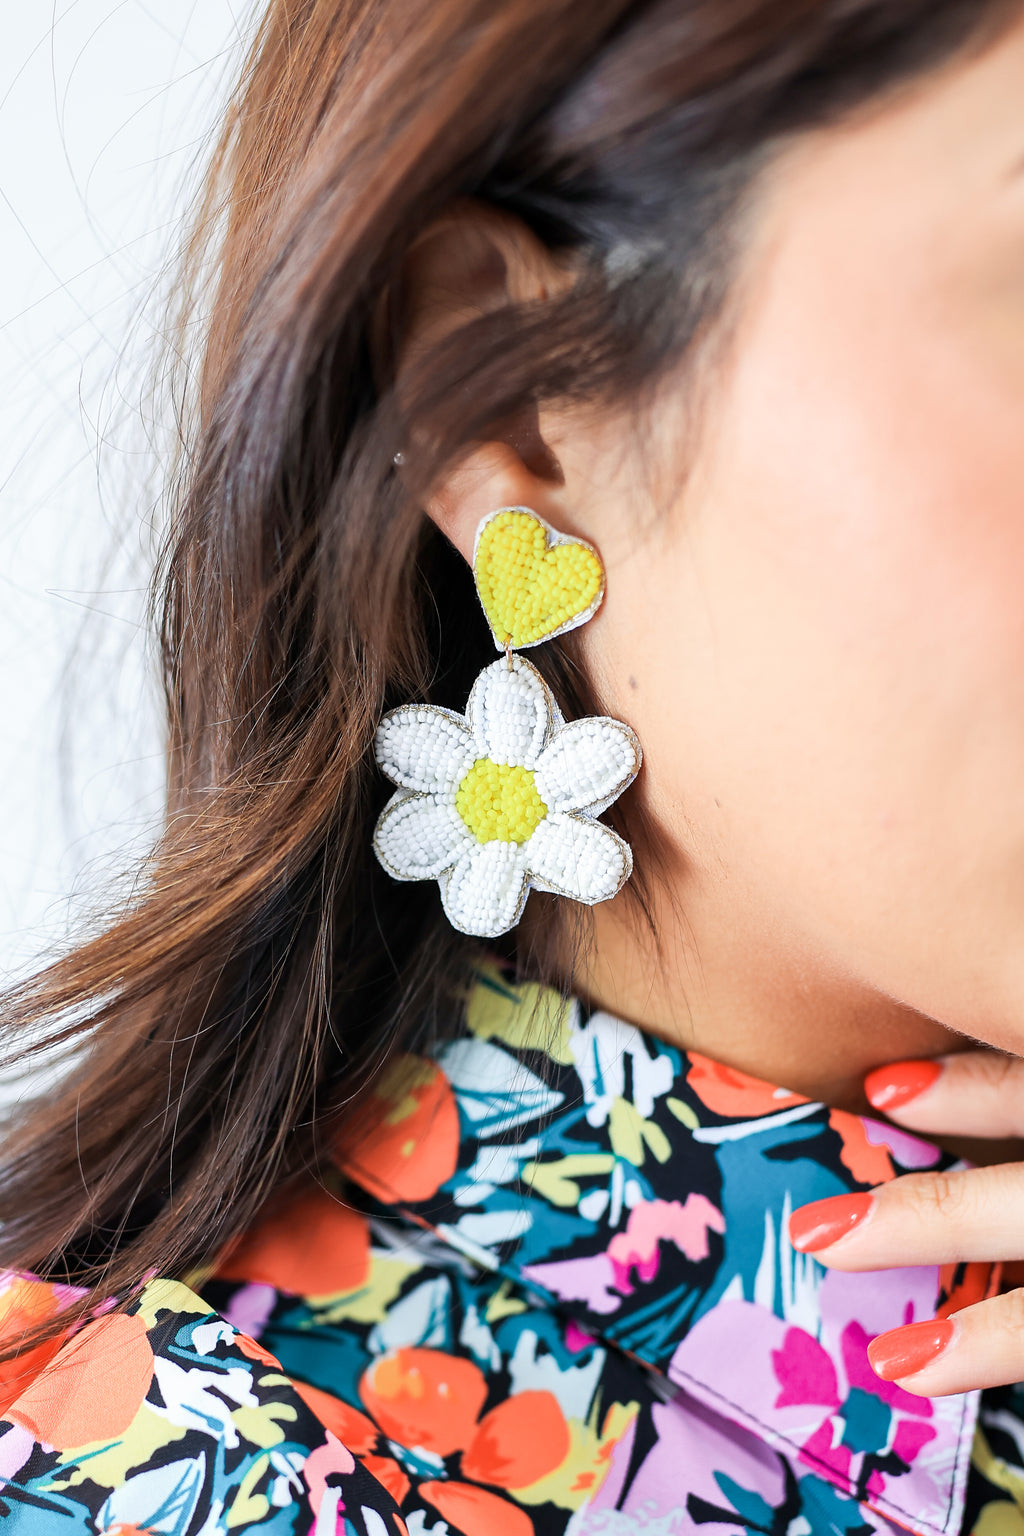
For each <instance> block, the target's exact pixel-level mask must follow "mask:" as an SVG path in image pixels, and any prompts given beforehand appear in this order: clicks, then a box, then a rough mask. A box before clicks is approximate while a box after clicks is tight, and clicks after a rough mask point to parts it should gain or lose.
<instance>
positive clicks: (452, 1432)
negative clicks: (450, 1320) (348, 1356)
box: [359, 1349, 487, 1456]
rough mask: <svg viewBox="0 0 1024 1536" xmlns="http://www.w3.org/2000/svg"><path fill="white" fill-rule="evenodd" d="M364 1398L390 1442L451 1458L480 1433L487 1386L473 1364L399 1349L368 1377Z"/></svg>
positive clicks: (431, 1351) (438, 1354)
mask: <svg viewBox="0 0 1024 1536" xmlns="http://www.w3.org/2000/svg"><path fill="white" fill-rule="evenodd" d="M359 1396H360V1398H361V1399H362V1402H363V1406H364V1407H365V1408H366V1410H367V1411H368V1412H369V1413H371V1414H372V1415H373V1418H374V1419H375V1421H376V1422H377V1424H378V1425H379V1426H380V1428H381V1429H382V1430H383V1431H384V1434H385V1435H387V1437H388V1439H390V1440H395V1441H397V1442H398V1444H399V1445H408V1446H410V1447H412V1448H413V1449H416V1448H418V1449H420V1450H424V1451H433V1452H434V1453H435V1454H436V1455H438V1456H450V1455H451V1453H452V1452H453V1451H461V1450H464V1449H465V1447H466V1446H467V1445H468V1444H469V1442H470V1440H471V1439H472V1438H473V1436H474V1434H475V1433H476V1421H477V1418H478V1416H479V1413H480V1410H481V1408H482V1407H483V1405H484V1398H485V1397H486V1396H487V1382H486V1381H485V1379H484V1375H483V1372H482V1371H481V1370H480V1369H479V1367H478V1366H475V1365H474V1364H473V1362H472V1361H471V1360H462V1359H459V1357H458V1356H457V1355H448V1354H445V1353H444V1352H443V1350H440V1349H396V1350H394V1351H393V1352H392V1353H391V1354H388V1355H382V1356H381V1358H380V1359H379V1360H375V1361H374V1362H373V1364H372V1365H371V1366H369V1367H368V1368H367V1370H366V1371H365V1372H364V1373H363V1378H362V1380H361V1381H360V1383H359Z"/></svg>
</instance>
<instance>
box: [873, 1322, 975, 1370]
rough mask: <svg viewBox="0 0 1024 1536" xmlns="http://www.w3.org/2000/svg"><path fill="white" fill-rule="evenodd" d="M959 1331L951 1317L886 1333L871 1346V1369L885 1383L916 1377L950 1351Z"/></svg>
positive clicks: (914, 1324) (912, 1324) (913, 1324)
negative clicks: (954, 1335) (947, 1350)
mask: <svg viewBox="0 0 1024 1536" xmlns="http://www.w3.org/2000/svg"><path fill="white" fill-rule="evenodd" d="M955 1331H956V1328H955V1325H954V1323H953V1321H952V1319H951V1318H948V1317H937V1318H935V1319H934V1321H933V1322H930V1323H911V1324H910V1325H909V1326H908V1327H906V1328H894V1329H893V1331H892V1333H883V1334H882V1335H881V1337H880V1338H877V1339H872V1340H871V1343H870V1344H869V1345H868V1360H869V1362H870V1364H871V1369H872V1370H873V1371H874V1373H875V1375H876V1376H881V1378H882V1380H883V1381H901V1380H902V1379H903V1377H904V1376H915V1375H916V1374H917V1372H918V1371H923V1370H924V1368H925V1366H926V1365H931V1363H932V1361H933V1360H937V1359H938V1358H939V1356H940V1355H941V1354H942V1352H943V1350H944V1349H948V1348H949V1346H950V1344H952V1342H953V1334H954V1333H955Z"/></svg>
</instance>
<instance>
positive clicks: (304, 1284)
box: [217, 1185, 370, 1296]
mask: <svg viewBox="0 0 1024 1536" xmlns="http://www.w3.org/2000/svg"><path fill="white" fill-rule="evenodd" d="M369 1272H370V1232H369V1228H368V1227H367V1225H366V1218H365V1216H360V1215H358V1214H357V1213H356V1212H355V1211H352V1210H350V1209H349V1208H348V1207H347V1206H345V1205H342V1204H341V1203H340V1201H338V1200H336V1199H335V1198H334V1196H333V1195H331V1194H329V1193H328V1191H327V1190H326V1189H323V1188H321V1187H320V1185H313V1186H312V1187H311V1188H310V1189H308V1190H304V1191H303V1192H302V1193H301V1194H295V1193H294V1192H289V1194H288V1196H287V1198H286V1199H285V1200H284V1202H283V1203H282V1204H280V1205H277V1206H275V1207H274V1208H273V1209H272V1210H271V1211H269V1212H268V1213H267V1214H266V1215H265V1216H264V1217H263V1219H262V1220H259V1221H257V1223H256V1225H255V1226H254V1227H252V1228H251V1230H250V1231H248V1232H247V1233H246V1234H245V1235H244V1236H243V1237H241V1238H239V1239H238V1241H237V1242H234V1243H232V1245H231V1247H230V1248H228V1250H227V1251H226V1252H225V1254H224V1255H223V1257H222V1258H221V1260H220V1262H219V1264H218V1265H217V1278H218V1279H220V1280H244V1281H246V1282H252V1281H256V1282H260V1283H262V1284H264V1285H272V1286H274V1287H276V1289H278V1290H281V1291H290V1292H291V1294H292V1295H293V1296H327V1295H329V1294H331V1292H334V1291H354V1290H356V1289H357V1288H358V1287H359V1286H360V1285H362V1284H363V1283H364V1282H365V1280H366V1278H367V1276H368V1275H369Z"/></svg>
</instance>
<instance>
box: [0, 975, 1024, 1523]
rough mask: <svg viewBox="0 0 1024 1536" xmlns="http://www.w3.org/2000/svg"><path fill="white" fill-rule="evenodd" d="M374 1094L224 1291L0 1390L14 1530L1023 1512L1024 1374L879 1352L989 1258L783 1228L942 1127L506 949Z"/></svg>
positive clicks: (953, 1303)
mask: <svg viewBox="0 0 1024 1536" xmlns="http://www.w3.org/2000/svg"><path fill="white" fill-rule="evenodd" d="M377 1092H378V1100H379V1102H378V1104H377V1105H376V1106H375V1110H376V1113H375V1115H374V1117H373V1125H374V1129H373V1132H372V1134H365V1135H358V1134H357V1136H355V1137H353V1138H352V1140H351V1142H350V1144H349V1150H348V1152H347V1153H346V1152H345V1151H344V1150H342V1149H339V1154H338V1157H339V1164H341V1165H342V1166H343V1171H344V1179H345V1182H344V1183H342V1175H341V1174H339V1182H338V1185H337V1188H335V1189H333V1190H332V1189H326V1188H320V1187H311V1188H310V1189H308V1190H307V1191H306V1192H304V1193H303V1194H301V1195H299V1196H296V1197H294V1198H292V1199H290V1200H289V1201H288V1203H287V1204H286V1205H284V1206H279V1207H278V1208H277V1209H276V1210H274V1211H272V1212H270V1213H268V1215H267V1217H266V1219H265V1220H264V1221H263V1222H262V1223H261V1224H260V1225H259V1227H258V1228H257V1229H256V1230H255V1231H253V1232H252V1233H251V1234H249V1236H248V1237H247V1238H245V1239H244V1240H243V1241H242V1242H241V1243H240V1244H238V1245H237V1246H236V1247H235V1249H234V1250H233V1251H232V1252H231V1253H230V1254H229V1255H228V1256H227V1257H226V1258H225V1259H224V1260H223V1262H222V1263H221V1265H220V1269H219V1273H218V1275H217V1276H216V1277H215V1278H213V1279H210V1280H208V1281H207V1282H206V1283H205V1284H204V1285H203V1286H202V1297H201V1298H200V1297H198V1296H197V1295H196V1294H195V1293H194V1292H193V1291H190V1290H188V1289H186V1288H185V1287H184V1286H180V1285H176V1284H174V1283H173V1282H168V1281H163V1280H159V1281H153V1282H151V1283H150V1284H149V1285H148V1286H147V1287H146V1288H145V1289H144V1291H143V1292H142V1296H141V1298H140V1300H139V1301H138V1303H137V1304H136V1306H135V1307H134V1308H133V1309H131V1310H130V1311H129V1313H128V1314H127V1315H121V1314H110V1315H108V1316H107V1317H101V1318H98V1319H97V1320H96V1321H95V1322H93V1323H91V1324H90V1325H89V1326H88V1327H87V1328H86V1329H84V1330H82V1331H81V1332H80V1333H79V1334H77V1335H75V1336H74V1337H73V1338H71V1339H70V1340H69V1341H68V1342H66V1343H65V1344H64V1345H63V1347H61V1348H60V1349H59V1350H57V1352H56V1353H55V1354H54V1353H53V1351H52V1350H51V1352H50V1353H51V1356H52V1358H49V1359H47V1360H37V1361H35V1362H30V1361H27V1360H23V1361H19V1362H17V1370H18V1373H19V1374H18V1377H17V1380H16V1381H15V1380H13V1379H12V1380H10V1381H8V1382H6V1383H5V1382H3V1381H0V1412H3V1413H5V1414H6V1421H5V1422H4V1423H2V1424H0V1478H6V1479H7V1482H6V1485H5V1486H3V1487H2V1488H0V1500H3V1503H2V1505H0V1522H2V1524H3V1528H4V1530H5V1531H6V1530H7V1529H8V1528H10V1529H11V1530H12V1531H13V1532H15V1536H37V1533H45V1532H49V1531H54V1532H55V1533H59V1532H62V1531H68V1532H72V1531H73V1532H79V1531H81V1532H103V1533H106V1536H114V1533H115V1532H116V1533H118V1536H129V1533H131V1536H141V1533H143V1532H146V1533H153V1536H199V1533H203V1536H208V1533H209V1536H212V1533H214V1532H221V1531H224V1532H227V1531H234V1530H243V1531H267V1532H273V1533H275V1536H277V1533H284V1532H289V1533H291V1532H296V1533H301V1536H325V1533H328V1532H329V1533H330V1536H403V1533H405V1532H408V1533H410V1536H531V1533H534V1532H535V1533H538V1536H589V1533H598V1532H602V1533H610V1536H619V1533H626V1532H630V1533H632V1532H636V1533H643V1536H676V1533H686V1536H691V1533H696V1532H698V1531H699V1532H708V1533H709V1536H719V1533H726V1536H729V1533H735V1532H749V1533H754V1532H759V1533H765V1536H776V1533H777V1536H826V1533H829V1536H831V1533H837V1536H844V1533H851V1536H852V1533H858V1536H859V1533H862V1532H865V1533H866V1532H873V1531H883V1532H885V1531H891V1530H895V1529H899V1530H910V1531H913V1532H916V1533H919V1536H953V1533H957V1532H961V1531H963V1532H976V1533H977V1536H1024V1392H1021V1390H1020V1389H1017V1388H1012V1389H1007V1390H1005V1391H1001V1392H994V1393H986V1394H984V1396H983V1397H981V1398H980V1399H979V1396H978V1394H968V1395H964V1396H957V1397H950V1398H944V1399H938V1400H935V1401H928V1400H926V1399H923V1398H917V1397H914V1396H912V1395H910V1394H908V1393H906V1392H903V1391H901V1390H900V1389H899V1388H898V1387H894V1386H892V1385H887V1384H885V1383H882V1382H880V1381H879V1380H878V1378H877V1377H875V1376H874V1374H873V1372H871V1370H870V1368H869V1366H868V1364H867V1356H866V1349H867V1345H868V1343H869V1342H870V1340H871V1338H872V1337H873V1336H874V1335H875V1334H877V1333H879V1332H881V1331H882V1330H884V1329H886V1328H890V1327H893V1326H895V1325H897V1324H900V1323H903V1322H907V1321H911V1320H913V1319H916V1318H921V1317H927V1316H931V1315H932V1314H933V1312H934V1311H935V1309H936V1308H938V1309H939V1310H940V1311H943V1310H944V1311H950V1310H954V1309H955V1308H956V1307H958V1306H962V1305H965V1304H967V1303H968V1302H970V1301H971V1300H974V1299H978V1298H979V1297H981V1296H982V1295H984V1294H985V1292H986V1289H987V1288H988V1287H989V1285H990V1283H991V1278H992V1277H991V1275H990V1273H989V1272H988V1270H987V1269H985V1268H984V1267H980V1266H970V1267H960V1268H958V1269H957V1270H955V1271H949V1272H945V1271H943V1272H940V1271H938V1270H936V1269H915V1270H900V1271H890V1272H886V1273H881V1274H877V1273H876V1274H872V1275H840V1274H837V1273H834V1272H827V1271H825V1270H823V1269H822V1268H821V1266H820V1265H818V1264H817V1263H816V1262H815V1261H814V1260H813V1258H810V1257H807V1256H803V1255H800V1254H797V1253H795V1252H794V1250H793V1249H792V1248H791V1246H790V1244H789V1242H788V1239H787V1235H786V1230H787V1229H786V1223H787V1217H788V1215H789V1212H790V1211H791V1210H792V1209H793V1208H794V1207H795V1206H797V1205H800V1204H803V1203H805V1202H806V1201H809V1200H815V1199H820V1198H823V1197H824V1196H827V1195H831V1194H838V1193H843V1192H846V1191H850V1190H857V1189H862V1188H866V1187H868V1186H869V1185H871V1184H874V1183H877V1182H879V1181H884V1180H886V1179H889V1178H892V1177H894V1176H896V1175H897V1174H899V1173H902V1172H904V1171H906V1170H909V1169H915V1168H935V1167H940V1166H943V1165H944V1164H945V1163H948V1162H949V1159H946V1158H943V1157H942V1156H941V1155H940V1154H939V1152H938V1151H937V1150H936V1149H935V1148H934V1147H932V1146H930V1145H928V1144H927V1143H925V1142H922V1141H919V1140H917V1139H916V1138H914V1137H910V1136H908V1135H906V1134H905V1133H903V1132H898V1131H896V1130H894V1129H893V1128H892V1127H889V1126H883V1125H881V1124H879V1123H876V1122H873V1121H870V1120H865V1119H861V1118H860V1117H857V1116H853V1115H848V1114H845V1113H842V1112H839V1111H835V1110H830V1109H828V1108H827V1107H824V1106H822V1105H820V1104H812V1103H809V1102H807V1101H806V1100H804V1099H802V1098H800V1097H799V1096H798V1095H795V1094H790V1093H786V1092H784V1091H783V1090H780V1089H775V1088H772V1087H770V1086H768V1085H766V1084H763V1083H759V1082H755V1081H754V1080H752V1079H750V1078H747V1077H744V1076H743V1075H742V1074H739V1073H736V1072H733V1071H731V1070H729V1069H727V1068H724V1067H722V1066H720V1065H718V1064H716V1063H714V1062H711V1061H710V1060H708V1059H707V1058H704V1057H701V1056H698V1055H696V1054H693V1053H690V1054H688V1055H687V1054H683V1053H681V1052H678V1051H676V1050H674V1049H672V1048H671V1047H668V1046H666V1045H663V1044H660V1043H659V1042H657V1041H655V1040H653V1039H651V1038H650V1037H648V1036H646V1035H643V1034H641V1033H640V1032H638V1031H637V1030H635V1029H633V1028H631V1027H628V1026H626V1025H623V1024H622V1023H620V1022H619V1021H617V1020H615V1019H613V1018H611V1017H610V1016H608V1015H607V1014H601V1013H594V1014H588V1013H587V1012H586V1010H584V1009H583V1008H582V1007H580V1006H579V1005H578V1004H574V1003H573V1004H565V1003H563V1002H562V1001H561V999H558V998H556V997H554V996H553V995H552V994H550V993H545V992H543V991H540V990H539V989H537V988H531V987H525V988H520V989H516V988H513V987H511V986H509V985H508V984H507V983H506V982H505V981H504V980H503V979H502V978H501V976H500V975H499V974H498V973H497V972H493V973H489V974H487V975H486V976H484V977H483V978H482V979H481V981H480V983H479V985H478V986H477V988H476V989H475V991H474V992H473V994H472V996H471V998H470V999H469V1003H468V1007H467V1012H466V1018H465V1023H464V1025H460V1026H459V1027H458V1029H453V1031H452V1037H451V1038H450V1039H448V1040H446V1041H443V1042H442V1043H441V1044H440V1045H439V1046H438V1047H437V1048H436V1050H435V1051H434V1052H433V1054H432V1055H431V1056H429V1057H426V1056H424V1057H419V1058H405V1059H404V1060H403V1061H401V1062H399V1063H396V1065H395V1067H394V1068H393V1070H392V1071H391V1072H390V1073H389V1075H388V1077H387V1078H386V1079H385V1081H384V1082H383V1083H382V1084H381V1085H380V1087H379V1089H378V1091H377ZM60 1304H61V1297H60V1295H59V1293H57V1292H56V1290H55V1289H54V1288H50V1287H43V1286H41V1285H38V1284H33V1283H32V1282H28V1281H25V1280H14V1281H12V1283H11V1288H10V1291H9V1293H8V1305H9V1308H21V1309H22V1311H23V1312H25V1313H27V1314H28V1315H29V1316H32V1315H35V1314H36V1313H37V1312H38V1309H39V1308H40V1307H43V1306H49V1307H51V1308H52V1307H55V1306H59V1305H60ZM254 1341H257V1342H254ZM26 1381H28V1383H29V1384H28V1385H27V1386H26V1385H25V1383H26Z"/></svg>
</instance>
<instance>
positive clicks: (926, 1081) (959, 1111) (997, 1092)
mask: <svg viewBox="0 0 1024 1536" xmlns="http://www.w3.org/2000/svg"><path fill="white" fill-rule="evenodd" d="M864 1092H865V1093H866V1094H867V1098H868V1103H869V1104H871V1106H872V1108H874V1109H877V1110H881V1111H882V1113H883V1114H886V1115H888V1117H889V1118H890V1120H895V1121H896V1123H897V1124H898V1125H905V1126H906V1127H907V1128H908V1129H909V1130H912V1131H928V1132H936V1131H945V1132H946V1133H947V1134H949V1135H955V1136H984V1137H993V1138H995V1137H1012V1136H1024V1061H1022V1060H1020V1059H1019V1058H1018V1057H1016V1056H1006V1055H1004V1054H1003V1053H1002V1052H1001V1051H964V1052H963V1053H962V1054H961V1055H954V1056H939V1057H937V1058H936V1059H935V1060H934V1061H898V1062H893V1063H892V1065H891V1066H888V1067H879V1069H878V1070H877V1071H876V1072H870V1073H869V1074H868V1076H867V1077H866V1078H865V1080H864Z"/></svg>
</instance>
